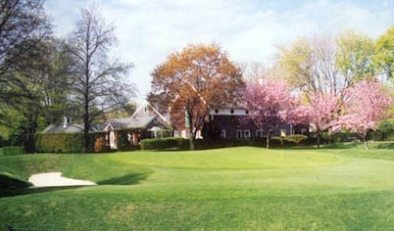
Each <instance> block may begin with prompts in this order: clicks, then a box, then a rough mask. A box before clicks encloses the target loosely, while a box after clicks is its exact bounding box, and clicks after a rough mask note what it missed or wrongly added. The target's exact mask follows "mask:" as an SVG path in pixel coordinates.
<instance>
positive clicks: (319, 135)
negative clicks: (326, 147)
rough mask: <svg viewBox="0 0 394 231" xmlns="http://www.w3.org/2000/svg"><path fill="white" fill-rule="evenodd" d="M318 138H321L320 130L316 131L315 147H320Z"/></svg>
mask: <svg viewBox="0 0 394 231" xmlns="http://www.w3.org/2000/svg"><path fill="white" fill-rule="evenodd" d="M320 138H321V132H320V131H317V132H316V142H317V148H320Z"/></svg>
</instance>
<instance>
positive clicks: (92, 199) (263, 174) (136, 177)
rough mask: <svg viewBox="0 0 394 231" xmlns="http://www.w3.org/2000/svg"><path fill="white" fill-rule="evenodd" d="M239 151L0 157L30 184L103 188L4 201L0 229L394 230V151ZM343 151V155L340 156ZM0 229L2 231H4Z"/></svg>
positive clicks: (0, 164)
mask: <svg viewBox="0 0 394 231" xmlns="http://www.w3.org/2000/svg"><path fill="white" fill-rule="evenodd" d="M377 146H379V147H380V148H379V149H377V148H374V149H370V150H368V151H365V150H363V149H362V148H361V147H359V146H355V147H350V148H347V149H321V150H316V149H287V150H278V149H277V150H267V149H263V148H253V147H238V148H225V149H214V150H205V151H195V152H145V151H138V152H128V153H116V154H100V155H94V154H91V155H73V154H58V155H54V154H40V155H20V156H3V157H0V173H2V174H3V175H9V176H13V177H15V178H18V179H21V180H26V179H27V178H28V177H29V176H30V174H32V173H38V172H49V171H61V172H62V173H63V175H65V176H67V177H72V178H78V179H85V180H93V181H95V182H97V183H98V184H99V185H98V186H91V187H73V188H61V189H45V190H43V189H40V190H38V189H36V190H33V189H32V190H23V191H21V192H20V193H21V194H20V195H17V196H3V197H1V198H0V225H3V227H4V225H6V224H12V225H14V226H15V227H17V228H18V227H20V228H30V229H50V230H394V149H391V148H392V144H389V145H375V147H377ZM342 148H343V147H342ZM0 229H1V228H0Z"/></svg>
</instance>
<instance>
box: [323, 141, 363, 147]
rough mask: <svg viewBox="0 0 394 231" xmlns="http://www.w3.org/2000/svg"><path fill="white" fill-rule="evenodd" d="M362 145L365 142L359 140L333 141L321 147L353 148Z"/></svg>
mask: <svg viewBox="0 0 394 231" xmlns="http://www.w3.org/2000/svg"><path fill="white" fill-rule="evenodd" d="M360 145H364V144H363V143H359V142H352V143H332V144H326V145H323V146H322V147H321V149H351V148H356V147H359V146H360Z"/></svg>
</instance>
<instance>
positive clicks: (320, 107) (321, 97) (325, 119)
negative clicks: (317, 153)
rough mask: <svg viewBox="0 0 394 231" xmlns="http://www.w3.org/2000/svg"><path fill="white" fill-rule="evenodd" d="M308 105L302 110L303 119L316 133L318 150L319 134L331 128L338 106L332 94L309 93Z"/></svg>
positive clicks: (337, 101) (335, 97) (336, 99)
mask: <svg viewBox="0 0 394 231" xmlns="http://www.w3.org/2000/svg"><path fill="white" fill-rule="evenodd" d="M308 99H309V104H308V105H307V106H305V107H304V108H303V109H302V110H303V113H304V114H305V117H304V118H305V119H306V120H308V121H309V124H310V126H311V128H312V129H313V130H314V131H315V132H316V138H317V148H320V140H321V134H322V132H323V131H326V130H329V129H331V128H332V127H333V123H334V121H335V119H336V117H337V115H338V112H339V108H340V104H339V99H338V97H337V96H335V95H334V94H330V93H322V92H311V93H309V94H308Z"/></svg>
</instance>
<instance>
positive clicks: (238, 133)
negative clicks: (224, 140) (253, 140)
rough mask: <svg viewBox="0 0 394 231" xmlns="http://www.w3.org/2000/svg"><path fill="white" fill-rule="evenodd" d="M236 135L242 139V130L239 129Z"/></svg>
mask: <svg viewBox="0 0 394 231" xmlns="http://www.w3.org/2000/svg"><path fill="white" fill-rule="evenodd" d="M236 137H237V139H242V130H237V134H236Z"/></svg>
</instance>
